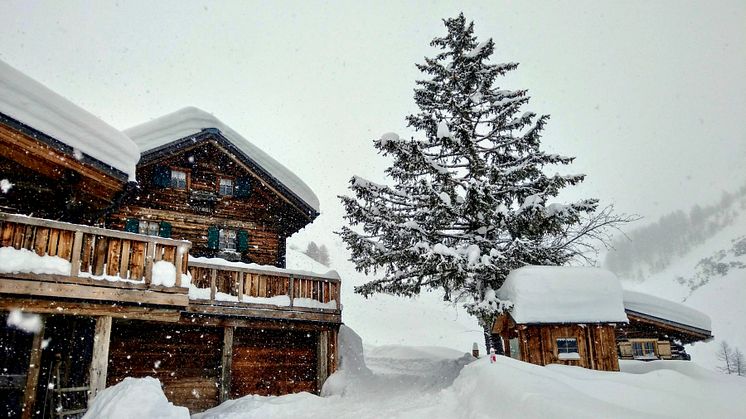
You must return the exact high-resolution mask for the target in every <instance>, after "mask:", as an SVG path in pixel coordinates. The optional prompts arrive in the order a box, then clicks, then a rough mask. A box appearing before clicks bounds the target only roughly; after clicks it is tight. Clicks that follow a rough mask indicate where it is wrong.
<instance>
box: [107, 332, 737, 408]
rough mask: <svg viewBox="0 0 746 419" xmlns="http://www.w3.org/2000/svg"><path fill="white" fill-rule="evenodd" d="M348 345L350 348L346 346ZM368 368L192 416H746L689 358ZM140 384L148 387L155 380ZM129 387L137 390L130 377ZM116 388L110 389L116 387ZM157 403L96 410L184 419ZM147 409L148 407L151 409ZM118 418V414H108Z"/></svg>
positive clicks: (377, 353) (435, 354) (406, 352)
mask: <svg viewBox="0 0 746 419" xmlns="http://www.w3.org/2000/svg"><path fill="white" fill-rule="evenodd" d="M347 351H349V348H347V349H346V352H347ZM365 360H366V361H367V367H366V366H365V365H362V364H360V363H359V362H357V363H355V362H352V363H350V362H347V363H345V361H344V360H343V370H342V371H340V372H338V373H337V374H335V375H333V376H332V377H331V378H330V381H329V382H328V383H329V384H328V385H327V386H325V388H324V391H325V393H328V394H327V395H326V396H325V397H318V396H315V395H312V394H309V393H299V394H292V395H287V396H281V397H262V396H246V397H243V398H241V399H237V400H231V401H228V402H226V403H224V404H222V405H221V406H218V407H216V408H214V409H211V410H208V411H207V412H204V413H202V414H197V415H194V416H193V419H213V418H214V419H238V418H298V417H302V418H323V419H328V418H330V417H334V418H350V419H367V418H371V419H372V418H428V419H438V418H444V419H445V418H449V419H450V418H470V419H471V418H473V419H479V418H492V417H504V418H545V417H553V418H573V419H575V418H599V417H603V418H630V417H635V418H674V417H677V418H702V417H723V418H737V417H744V414H746V399H744V398H743V395H744V394H746V379H743V378H738V377H733V376H726V375H722V374H717V373H714V372H711V371H708V370H706V369H704V368H701V367H700V366H698V365H697V364H696V363H693V362H685V361H654V362H648V363H642V362H635V361H631V362H623V363H622V369H623V372H621V373H612V372H600V371H592V370H587V369H582V368H578V367H568V366H562V365H552V366H549V367H539V366H536V365H531V364H527V363H524V362H520V361H516V360H513V359H510V358H506V357H498V362H497V363H494V364H491V363H490V362H489V360H488V359H487V358H482V359H479V360H474V358H472V357H471V356H470V355H466V354H462V353H459V352H458V351H453V350H451V349H447V348H438V347H406V346H399V345H389V346H383V347H377V348H375V349H373V350H371V351H369V352H368V353H367V354H366V356H365ZM144 386H147V387H148V388H151V389H152V382H145V383H144ZM123 387H126V388H123V389H122V391H121V393H124V392H125V391H127V392H130V393H135V394H137V393H138V392H137V389H135V388H133V386H132V383H131V382H130V383H128V384H127V385H126V386H123ZM116 390H117V387H114V388H112V389H110V390H107V391H112V393H114V392H116ZM150 399H152V400H153V404H154V405H156V407H152V406H147V405H146V403H136V404H135V403H131V402H128V401H127V400H124V399H122V398H118V397H117V395H115V394H109V395H108V396H107V400H116V403H115V404H109V405H107V406H104V405H103V404H102V405H100V406H97V407H96V408H97V409H98V410H97V411H98V412H117V411H119V412H122V411H125V410H126V411H127V413H128V414H132V416H121V417H137V418H138V419H140V418H144V417H153V416H147V414H146V415H142V414H138V412H135V411H133V409H134V407H133V406H137V408H141V409H144V410H143V412H148V413H150V414H153V413H154V412H158V411H159V410H158V409H162V411H163V414H162V416H164V417H165V416H168V417H174V418H178V417H184V418H186V416H185V413H184V412H183V410H180V409H179V408H177V407H174V406H167V405H164V404H163V400H162V399H161V398H159V397H153V396H152V395H151V396H150ZM145 409H148V410H145ZM108 417H115V416H108Z"/></svg>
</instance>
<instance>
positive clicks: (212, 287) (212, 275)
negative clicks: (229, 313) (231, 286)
mask: <svg viewBox="0 0 746 419" xmlns="http://www.w3.org/2000/svg"><path fill="white" fill-rule="evenodd" d="M217 273H218V270H217V269H211V270H210V301H215V294H217V286H216V284H215V275H217Z"/></svg>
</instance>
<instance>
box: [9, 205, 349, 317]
mask: <svg viewBox="0 0 746 419" xmlns="http://www.w3.org/2000/svg"><path fill="white" fill-rule="evenodd" d="M190 248H191V243H189V242H188V241H179V240H171V239H165V238H162V237H155V236H146V235H142V234H134V233H127V232H122V231H116V230H108V229H104V228H98V227H90V226H84V225H77V224H70V223H63V222H58V221H51V220H46V219H40V218H34V217H27V216H23V215H14V214H7V213H2V212H0V309H9V308H23V309H28V310H31V311H35V312H42V313H43V312H46V313H56V312H58V311H60V310H65V312H66V313H67V314H79V315H111V316H115V317H124V318H140V319H146V320H163V321H179V320H180V319H182V314H185V313H186V314H189V313H191V314H197V315H207V316H223V317H225V316H232V317H242V318H254V319H268V320H303V321H311V322H328V323H340V322H341V305H340V279H339V278H338V277H337V276H336V275H316V274H308V273H302V272H298V271H292V270H287V269H280V268H274V267H268V266H260V265H252V264H245V263H238V262H227V261H224V260H222V259H205V258H192V259H190V258H189V256H188V255H189V249H190ZM161 262H169V263H170V265H168V264H167V265H166V266H167V267H170V270H167V272H168V275H167V276H166V277H165V278H164V277H163V272H162V271H161V270H160V269H159V266H160V267H162V266H163V264H162V263H161ZM190 277H191V278H190ZM189 279H191V283H189V282H188V280H189Z"/></svg>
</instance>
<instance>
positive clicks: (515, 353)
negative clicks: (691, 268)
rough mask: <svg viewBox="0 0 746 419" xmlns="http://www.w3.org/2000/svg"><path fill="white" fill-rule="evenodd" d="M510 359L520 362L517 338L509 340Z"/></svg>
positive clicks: (519, 345) (519, 343) (519, 347)
mask: <svg viewBox="0 0 746 419" xmlns="http://www.w3.org/2000/svg"><path fill="white" fill-rule="evenodd" d="M510 357H511V358H513V359H517V360H519V361H520V360H521V342H520V341H518V338H512V339H510Z"/></svg>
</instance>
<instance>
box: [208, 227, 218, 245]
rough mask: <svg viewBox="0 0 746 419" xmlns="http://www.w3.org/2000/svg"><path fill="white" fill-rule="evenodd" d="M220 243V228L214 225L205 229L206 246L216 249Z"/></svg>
mask: <svg viewBox="0 0 746 419" xmlns="http://www.w3.org/2000/svg"><path fill="white" fill-rule="evenodd" d="M219 243H220V230H219V229H218V228H217V227H216V226H210V227H209V228H208V229H207V248H208V249H217V248H218V245H219Z"/></svg>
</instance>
